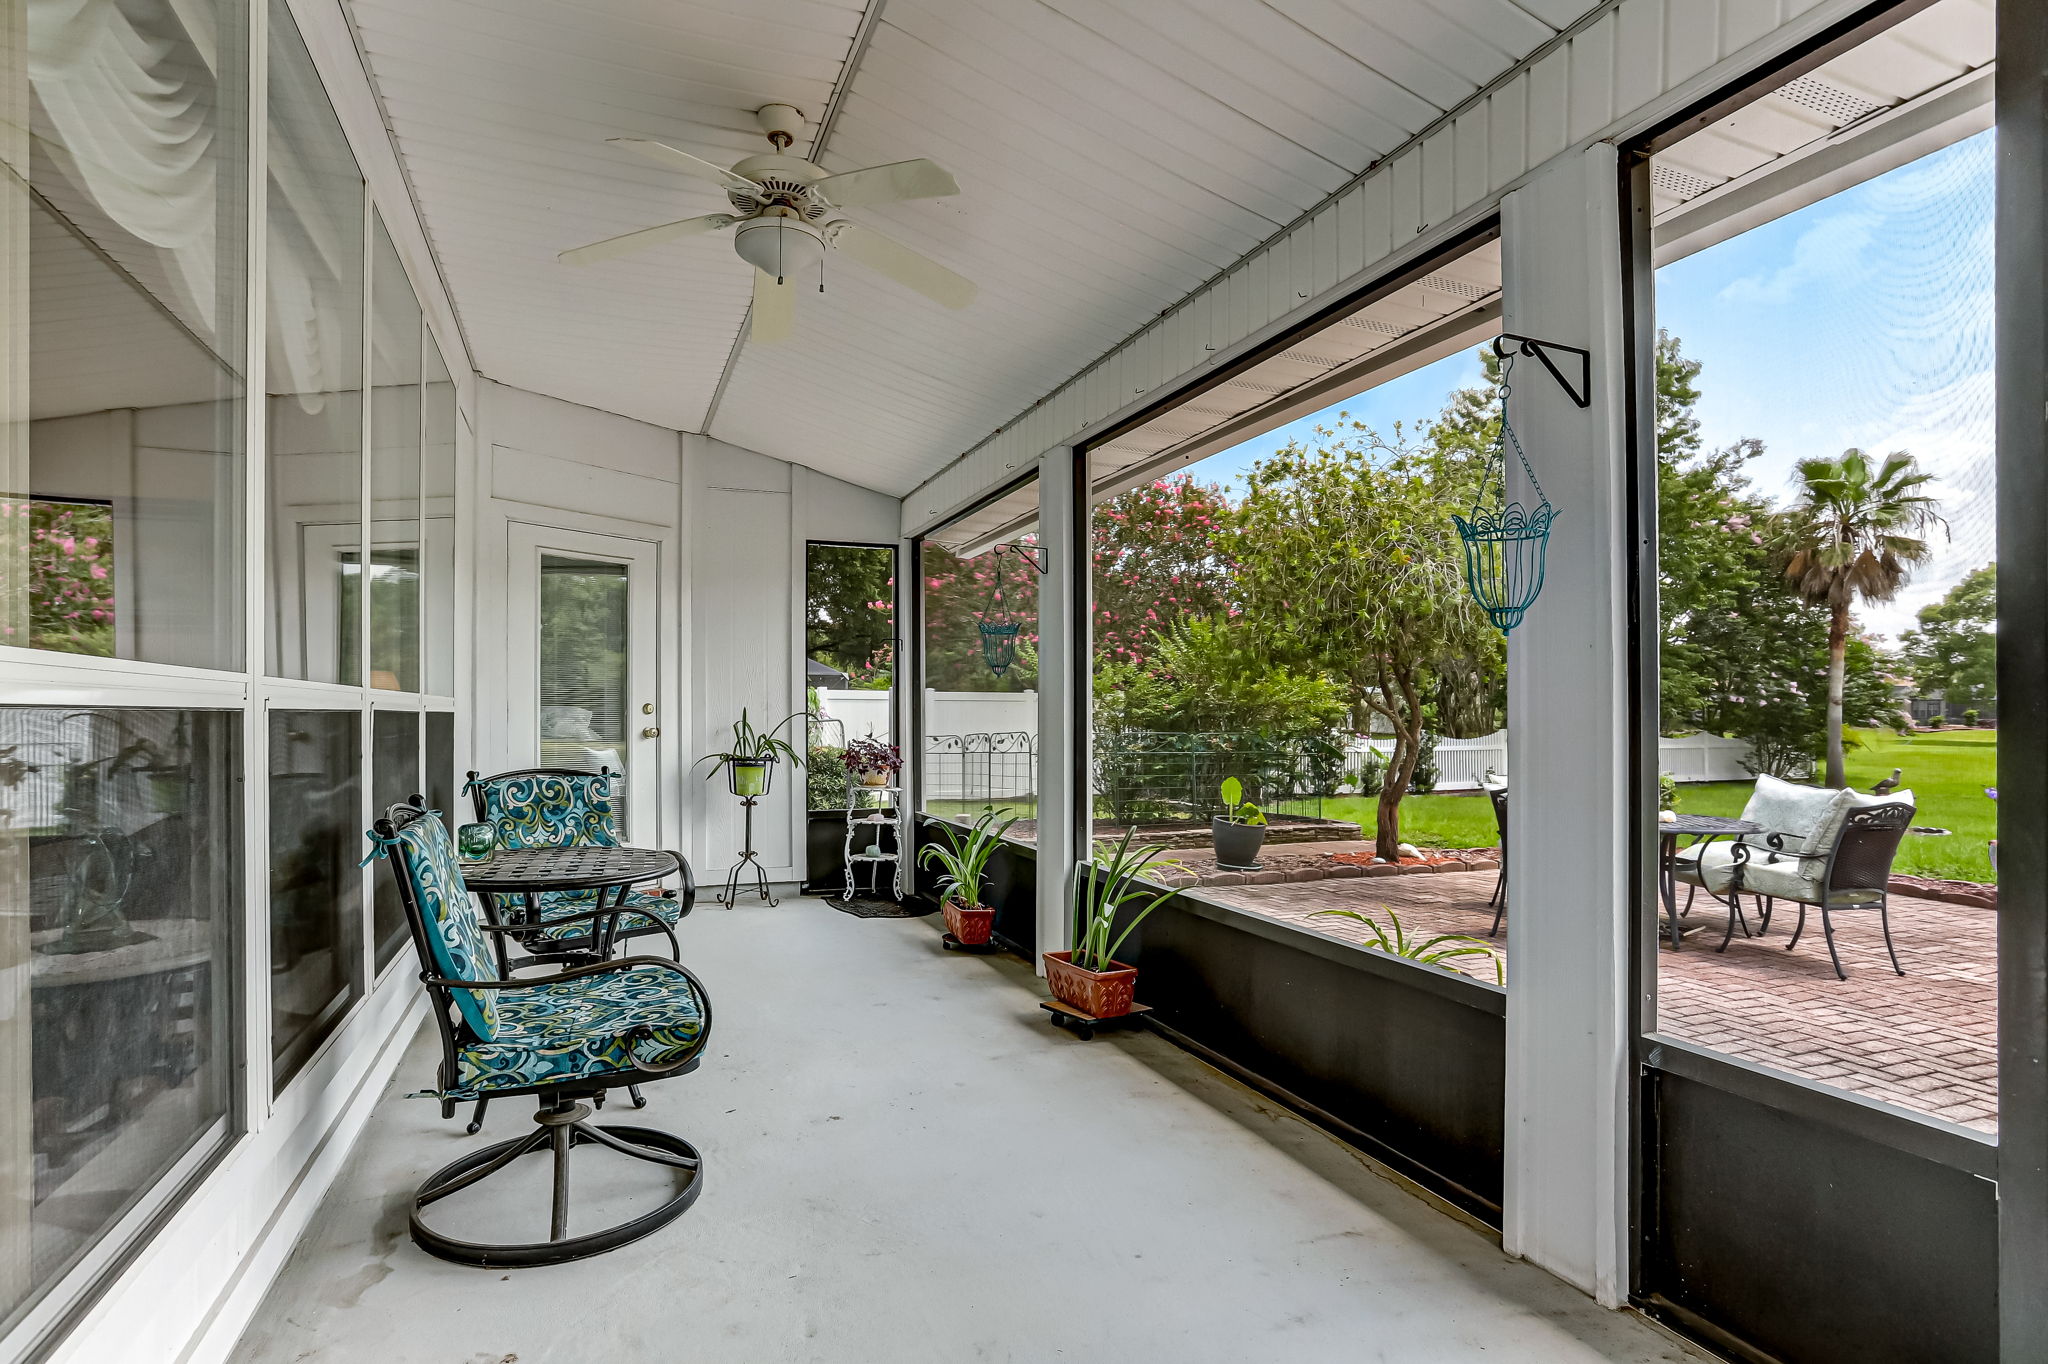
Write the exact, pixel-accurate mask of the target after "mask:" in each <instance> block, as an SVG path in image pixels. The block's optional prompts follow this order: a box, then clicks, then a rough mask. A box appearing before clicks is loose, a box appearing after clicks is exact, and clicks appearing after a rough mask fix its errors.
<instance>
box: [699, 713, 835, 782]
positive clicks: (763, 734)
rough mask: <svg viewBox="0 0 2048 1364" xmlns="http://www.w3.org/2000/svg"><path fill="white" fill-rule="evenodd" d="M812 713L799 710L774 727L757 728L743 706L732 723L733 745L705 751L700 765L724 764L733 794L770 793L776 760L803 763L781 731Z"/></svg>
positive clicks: (799, 765) (708, 775)
mask: <svg viewBox="0 0 2048 1364" xmlns="http://www.w3.org/2000/svg"><path fill="white" fill-rule="evenodd" d="M809 715H810V712H808V711H801V710H800V711H798V712H796V713H795V714H794V715H790V716H788V717H786V718H785V719H783V721H782V722H781V723H780V724H778V725H776V726H774V727H773V728H772V729H755V728H754V726H753V723H752V722H751V721H749V720H748V718H747V712H746V711H745V709H742V710H741V711H740V718H739V719H737V720H735V721H734V722H733V726H732V747H731V748H729V749H727V750H726V751H725V752H723V753H706V754H705V755H704V756H703V757H701V758H699V759H698V760H697V761H698V762H699V763H700V764H702V763H716V764H717V765H718V767H723V768H724V769H725V774H726V785H727V788H728V789H729V790H731V792H732V793H733V794H734V795H736V796H740V797H743V798H751V797H754V796H765V795H767V794H768V785H769V782H770V781H771V780H772V779H773V777H774V775H775V764H776V763H777V762H779V761H780V760H782V759H783V758H787V759H789V760H790V761H791V762H793V763H795V764H796V765H797V766H798V767H802V766H803V765H804V760H803V755H802V754H800V753H798V752H797V751H796V747H795V746H794V745H793V744H791V743H790V742H789V740H787V739H785V738H783V737H782V731H783V730H785V729H787V728H788V727H789V726H790V724H791V723H792V722H793V721H796V720H803V719H808V718H809ZM718 767H713V768H712V769H711V771H712V772H716V771H717V770H718ZM704 776H705V778H706V779H707V780H709V778H710V776H711V772H706V773H705V774H704Z"/></svg>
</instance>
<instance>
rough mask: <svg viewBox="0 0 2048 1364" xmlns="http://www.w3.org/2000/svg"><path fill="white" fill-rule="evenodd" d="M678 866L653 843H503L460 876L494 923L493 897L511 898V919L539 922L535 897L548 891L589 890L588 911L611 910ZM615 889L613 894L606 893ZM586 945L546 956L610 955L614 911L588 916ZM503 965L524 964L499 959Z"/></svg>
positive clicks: (465, 867) (495, 905)
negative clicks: (520, 911) (514, 905)
mask: <svg viewBox="0 0 2048 1364" xmlns="http://www.w3.org/2000/svg"><path fill="white" fill-rule="evenodd" d="M681 870H682V863H681V862H679V861H678V860H677V858H676V855H675V854H674V853H671V852H661V851H658V850H656V849H653V848H605V847H596V846H590V845H579V846H577V847H573V848H505V849H500V850H499V851H497V852H494V853H492V854H491V855H490V856H489V857H486V858H483V859H482V860H480V861H476V862H464V863H463V864H462V879H463V882H464V883H465V884H466V885H468V887H469V888H470V889H471V890H473V891H475V892H476V893H477V894H478V895H480V896H482V897H483V901H484V908H485V909H486V910H487V911H488V912H489V914H490V916H491V918H492V919H493V920H495V921H497V922H500V923H508V922H515V921H513V920H506V919H501V918H499V915H498V897H499V896H501V895H502V896H508V897H517V900H518V901H519V902H520V903H521V904H522V905H523V906H524V909H525V914H524V916H523V917H522V918H521V919H520V920H518V921H516V922H523V923H530V924H536V925H537V924H539V923H540V921H541V917H540V897H541V895H542V894H543V893H544V892H546V891H551V890H594V891H596V892H598V895H597V902H596V903H595V904H593V905H591V906H590V909H589V911H588V912H590V913H600V912H602V911H604V910H606V909H617V908H619V907H621V906H623V905H624V904H625V903H626V892H627V891H628V890H630V889H632V888H633V887H634V886H636V885H638V884H640V883H641V882H643V881H658V880H660V879H661V878H662V877H664V876H673V875H675V874H676V873H677V872H679V871H681ZM614 890H616V891H617V895H616V896H614V895H613V894H612V892H613V891H614ZM590 927H591V939H592V945H591V947H590V948H588V949H583V950H573V951H565V952H556V953H551V954H549V955H551V956H589V957H604V956H607V955H609V954H610V952H611V946H612V939H613V936H614V933H615V931H616V929H617V927H618V919H617V917H616V916H614V917H611V918H607V919H593V920H591V924H590ZM500 964H501V965H502V966H505V967H507V968H508V969H509V968H510V967H513V966H517V965H522V964H525V963H514V962H501V963H500Z"/></svg>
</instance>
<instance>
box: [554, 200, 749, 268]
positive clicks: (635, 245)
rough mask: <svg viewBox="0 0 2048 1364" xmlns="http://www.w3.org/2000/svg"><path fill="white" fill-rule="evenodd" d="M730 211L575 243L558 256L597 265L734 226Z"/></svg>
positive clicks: (564, 260) (570, 262) (565, 261)
mask: <svg viewBox="0 0 2048 1364" xmlns="http://www.w3.org/2000/svg"><path fill="white" fill-rule="evenodd" d="M736 221H737V219H735V218H734V217H733V216H732V214H730V213H706V214H704V215H703V216H702V217H699V218H684V219H682V220H681V221H680V222H673V223H663V224H662V225H661V226H660V227H643V228H641V229H640V230H639V231H638V232H628V233H625V234H624V235H623V236H618V237H606V238H605V239H604V240H603V241H601V242H592V243H591V244H590V245H588V246H577V247H571V248H570V249H569V250H567V251H561V252H557V253H556V255H555V259H556V260H558V261H561V262H562V263H563V264H564V265H595V264H597V262H599V261H601V260H612V259H614V258H616V257H619V256H625V255H630V254H631V253H633V252H635V251H641V250H645V249H646V248H647V247H650V246H659V245H661V244H662V243H663V242H672V241H675V240H676V239H677V238H678V237H694V236H696V235H697V234H698V233H700V232H716V231H717V230H718V229H719V228H721V227H730V226H732V224H733V223H734V222H736Z"/></svg>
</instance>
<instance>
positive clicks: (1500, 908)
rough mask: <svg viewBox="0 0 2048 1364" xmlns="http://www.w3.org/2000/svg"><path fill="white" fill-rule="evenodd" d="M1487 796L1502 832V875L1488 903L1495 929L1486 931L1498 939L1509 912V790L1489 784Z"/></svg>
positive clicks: (1494, 821) (1495, 882)
mask: <svg viewBox="0 0 2048 1364" xmlns="http://www.w3.org/2000/svg"><path fill="white" fill-rule="evenodd" d="M1486 794H1487V796H1488V797H1489V798H1490V799H1491V800H1492V801H1493V824H1494V827H1495V828H1496V829H1498V830H1500V874H1499V875H1498V876H1496V877H1494V879H1493V897H1492V898H1491V899H1489V900H1488V901H1487V902H1486V903H1488V904H1489V905H1492V906H1493V927H1492V928H1489V929H1487V930H1486V936H1487V937H1489V938H1492V937H1496V936H1498V935H1499V933H1500V921H1501V919H1502V917H1503V916H1504V915H1506V914H1507V912H1508V788H1507V787H1505V786H1494V785H1491V784H1489V785H1488V786H1487V788H1486Z"/></svg>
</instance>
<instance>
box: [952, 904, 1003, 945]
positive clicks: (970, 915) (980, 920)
mask: <svg viewBox="0 0 2048 1364" xmlns="http://www.w3.org/2000/svg"><path fill="white" fill-rule="evenodd" d="M939 908H940V909H941V910H942V911H944V913H945V915H946V931H947V932H948V933H951V934H952V935H953V936H954V937H955V938H956V939H958V940H959V941H960V943H961V944H962V945H963V946H966V947H980V946H981V945H982V944H983V943H985V942H987V941H988V935H989V933H990V932H991V931H993V930H994V928H995V924H996V912H995V911H994V910H993V909H990V908H988V907H987V906H986V905H977V906H975V907H973V908H971V909H970V908H968V907H967V906H966V905H963V904H961V903H960V902H959V901H958V900H952V899H949V900H947V901H945V902H944V903H943V904H941V905H940V906H939Z"/></svg>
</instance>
